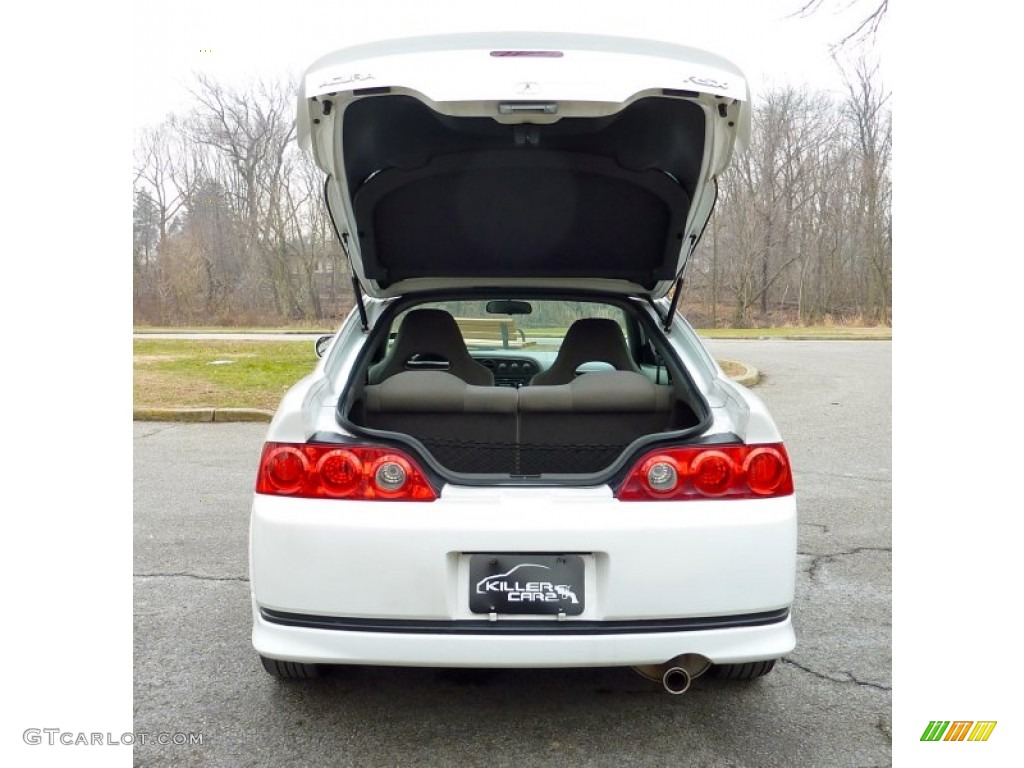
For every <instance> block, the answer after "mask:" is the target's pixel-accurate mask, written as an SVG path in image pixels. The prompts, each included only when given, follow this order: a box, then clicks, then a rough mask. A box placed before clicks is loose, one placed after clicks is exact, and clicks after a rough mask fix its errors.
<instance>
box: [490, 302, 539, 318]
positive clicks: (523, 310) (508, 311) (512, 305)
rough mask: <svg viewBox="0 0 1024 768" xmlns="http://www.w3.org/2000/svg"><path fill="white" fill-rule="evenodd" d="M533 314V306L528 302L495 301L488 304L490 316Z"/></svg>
mask: <svg viewBox="0 0 1024 768" xmlns="http://www.w3.org/2000/svg"><path fill="white" fill-rule="evenodd" d="M532 313H533V306H532V305H531V304H530V302H528V301H513V300H512V299H495V300H494V301H488V302H487V314H489V315H529V314H532Z"/></svg>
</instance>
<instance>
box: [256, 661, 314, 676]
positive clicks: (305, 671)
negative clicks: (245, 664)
mask: <svg viewBox="0 0 1024 768" xmlns="http://www.w3.org/2000/svg"><path fill="white" fill-rule="evenodd" d="M260 661H261V662H263V668H264V669H265V670H267V672H268V673H269V674H271V675H273V676H274V677H277V678H280V679H282V680H308V679H310V678H313V677H320V665H319V664H303V663H302V662H298V661H281V660H280V659H268V658H267V657H266V656H260Z"/></svg>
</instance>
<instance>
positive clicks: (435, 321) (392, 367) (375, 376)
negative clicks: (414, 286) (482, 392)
mask: <svg viewBox="0 0 1024 768" xmlns="http://www.w3.org/2000/svg"><path fill="white" fill-rule="evenodd" d="M417 355H420V356H423V357H426V358H427V359H428V361H429V360H436V361H437V362H438V364H439V365H438V366H431V365H429V362H428V364H426V365H424V366H422V367H418V366H417V365H416V361H415V360H412V358H413V357H414V356H417ZM444 362H447V364H448V367H447V368H443V367H440V365H443V363H444ZM416 370H434V371H437V370H446V371H447V372H448V373H450V374H452V375H453V376H456V377H457V378H460V379H462V380H463V381H464V382H466V383H467V384H477V385H480V386H485V387H490V386H494V374H493V373H491V371H490V369H489V368H487V367H486V366H484V365H482V364H481V363H478V362H477V361H476V360H474V359H473V358H472V357H470V354H469V350H468V349H466V342H465V341H463V339H462V334H461V333H460V332H459V326H458V324H457V323H456V322H455V318H454V317H452V316H451V315H450V314H449V313H448V312H445V311H444V310H443V309H414V310H412V311H410V312H408V313H406V315H405V318H404V319H403V320H402V324H401V325H400V326H399V327H398V333H397V335H396V336H395V343H394V345H392V347H391V349H390V351H389V352H388V353H387V356H386V357H385V358H384V359H383V360H381V361H380V362H379V363H377V364H376V365H374V366H371V368H370V370H369V374H368V377H367V378H368V380H369V383H370V384H379V383H380V382H382V381H384V380H385V379H387V378H389V377H391V376H394V375H395V374H396V373H402V372H403V371H416Z"/></svg>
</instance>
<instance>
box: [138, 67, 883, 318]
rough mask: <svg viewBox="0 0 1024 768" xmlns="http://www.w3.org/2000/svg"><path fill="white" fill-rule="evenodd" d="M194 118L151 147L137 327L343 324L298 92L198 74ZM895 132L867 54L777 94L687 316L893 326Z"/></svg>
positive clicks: (768, 95)
mask: <svg viewBox="0 0 1024 768" xmlns="http://www.w3.org/2000/svg"><path fill="white" fill-rule="evenodd" d="M192 94H193V103H192V104H191V106H190V108H188V109H187V110H185V111H183V112H181V113H177V114H171V115H169V116H168V117H167V118H166V119H165V120H164V121H163V122H161V123H160V124H158V125H155V126H152V127H150V128H148V129H146V130H145V131H143V132H141V133H140V135H138V137H137V141H136V147H135V167H134V184H133V186H134V211H133V214H134V215H133V233H134V237H133V254H132V255H133V261H132V266H133V289H134V305H133V306H134V321H135V323H136V324H140V325H145V324H152V325H196V324H216V325H254V326H259V325H276V324H282V323H308V324H310V325H321V326H323V325H333V324H335V323H336V322H337V321H338V319H339V318H340V317H341V316H343V315H344V314H345V313H347V312H348V310H349V309H350V308H351V306H352V303H353V294H352V284H351V274H350V272H349V267H348V264H347V262H346V260H345V257H344V253H343V251H342V249H341V246H340V245H339V243H338V242H337V239H336V237H335V234H334V231H333V228H332V226H331V223H330V220H329V219H328V216H327V212H326V207H325V205H324V203H323V183H324V179H323V173H322V172H321V171H320V170H319V169H318V168H317V167H316V166H315V164H314V163H313V161H312V159H311V158H310V156H309V155H307V154H306V153H304V152H302V151H301V150H299V148H298V146H297V145H296V142H295V120H294V115H295V99H294V94H295V87H294V84H290V83H269V84H268V83H263V84H259V85H256V86H254V87H252V88H247V89H236V88H232V87H228V86H226V85H224V84H222V83H218V82H216V81H214V80H211V79H209V78H206V77H202V76H200V77H198V78H197V79H196V82H195V87H194V88H193V90H192ZM891 143H892V127H891V114H890V109H889V103H888V94H887V93H886V92H885V91H884V90H883V88H882V86H881V84H880V83H879V82H878V78H877V74H876V71H875V70H873V69H872V68H870V67H869V66H868V65H867V64H865V63H863V62H861V63H859V64H856V65H855V66H853V67H851V69H850V70H849V72H848V73H847V77H846V92H845V93H844V94H843V95H842V96H839V97H837V96H834V95H832V94H829V93H825V92H816V91H811V90H808V89H797V88H794V87H791V86H783V87H779V88H773V89H770V90H768V91H767V92H765V93H763V94H761V95H760V96H759V97H758V99H757V100H756V101H755V105H754V110H753V130H752V137H751V143H750V146H749V148H748V149H747V151H746V152H742V153H737V154H736V155H735V156H734V158H733V162H732V165H731V167H730V169H729V170H728V171H727V172H726V173H725V174H724V175H723V176H722V177H721V178H720V179H719V199H718V204H717V206H716V209H715V213H714V215H713V217H712V219H711V221H710V223H709V224H708V227H707V229H706V231H705V232H704V236H703V238H702V240H701V243H700V244H699V246H698V247H697V250H696V251H695V252H694V254H693V256H692V257H691V261H690V264H689V267H688V269H687V272H686V283H685V287H684V293H683V296H682V300H681V307H682V311H683V312H684V313H685V314H686V315H687V316H688V317H689V318H690V319H691V321H692V322H693V323H694V324H695V325H698V326H701V327H714V326H728V325H733V326H743V325H758V324H768V323H782V322H787V323H802V324H816V323H828V322H835V323H859V324H890V323H891V317H892V314H891V307H892V258H891V251H892V215H891V194H892V185H891Z"/></svg>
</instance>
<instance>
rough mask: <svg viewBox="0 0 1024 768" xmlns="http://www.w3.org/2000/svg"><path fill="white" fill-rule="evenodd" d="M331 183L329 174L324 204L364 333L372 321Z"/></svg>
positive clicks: (326, 181)
mask: <svg viewBox="0 0 1024 768" xmlns="http://www.w3.org/2000/svg"><path fill="white" fill-rule="evenodd" d="M325 114H326V113H325ZM330 183H331V177H330V176H328V177H327V178H326V179H324V205H326V206H327V218H328V219H330V220H331V228H332V229H333V230H334V236H335V237H337V238H338V242H339V243H341V250H342V251H344V253H345V258H346V259H347V260H348V271H349V272H350V273H351V275H352V293H353V294H354V295H355V299H356V309H358V310H359V328H360V330H361V331H362V332H363V333H366V332H367V331H368V330H370V322H369V320H367V317H366V304H364V303H363V286H362V285H360V284H359V278H358V277H356V270H355V267H354V266H353V264H352V254H351V253H349V250H348V232H339V231H338V225H337V223H336V222H335V221H334V212H333V211H332V210H331V198H330V197H329V196H328V195H327V190H328V188H329V185H330Z"/></svg>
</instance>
